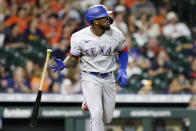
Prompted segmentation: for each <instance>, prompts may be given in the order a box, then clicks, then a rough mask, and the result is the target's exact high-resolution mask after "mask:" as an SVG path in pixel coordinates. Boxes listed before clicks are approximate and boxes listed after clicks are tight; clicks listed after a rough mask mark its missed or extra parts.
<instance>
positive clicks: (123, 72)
mask: <svg viewBox="0 0 196 131" xmlns="http://www.w3.org/2000/svg"><path fill="white" fill-rule="evenodd" d="M118 58H119V64H120V72H119V74H118V77H117V80H116V81H117V82H119V81H120V79H121V82H119V85H120V87H124V86H126V85H127V82H128V81H127V64H128V58H129V50H128V46H127V45H126V46H125V48H124V49H123V50H121V51H120V52H119V53H118Z"/></svg>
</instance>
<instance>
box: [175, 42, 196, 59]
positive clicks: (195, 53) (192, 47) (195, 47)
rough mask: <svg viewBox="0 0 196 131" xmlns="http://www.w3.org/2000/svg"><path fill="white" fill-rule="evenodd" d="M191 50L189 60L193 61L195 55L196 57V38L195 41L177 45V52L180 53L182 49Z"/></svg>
mask: <svg viewBox="0 0 196 131" xmlns="http://www.w3.org/2000/svg"><path fill="white" fill-rule="evenodd" d="M184 49H185V50H189V54H188V55H189V58H188V59H189V61H192V60H193V58H194V57H196V39H195V40H194V42H193V43H192V44H191V43H184V44H182V45H178V46H177V47H176V53H179V52H180V51H182V50H184Z"/></svg>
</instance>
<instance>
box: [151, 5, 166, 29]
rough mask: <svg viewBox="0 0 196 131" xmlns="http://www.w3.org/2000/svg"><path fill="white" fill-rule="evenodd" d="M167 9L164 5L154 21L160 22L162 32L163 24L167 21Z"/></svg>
mask: <svg viewBox="0 0 196 131" xmlns="http://www.w3.org/2000/svg"><path fill="white" fill-rule="evenodd" d="M166 15H167V10H166V8H164V7H161V8H160V9H159V13H158V15H157V16H156V17H155V18H154V22H155V23H157V24H159V26H160V32H162V28H163V26H164V25H165V24H166V23H167V21H166Z"/></svg>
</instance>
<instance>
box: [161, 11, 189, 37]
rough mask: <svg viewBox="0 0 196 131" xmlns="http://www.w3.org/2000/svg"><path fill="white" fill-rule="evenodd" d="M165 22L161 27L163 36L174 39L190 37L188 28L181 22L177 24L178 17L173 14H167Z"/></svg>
mask: <svg viewBox="0 0 196 131" xmlns="http://www.w3.org/2000/svg"><path fill="white" fill-rule="evenodd" d="M166 18H167V22H168V24H166V25H165V26H164V27H163V35H164V36H167V37H170V38H173V39H176V38H178V37H182V36H185V37H188V38H190V37H191V31H190V30H189V28H188V27H187V26H186V25H185V24H184V23H182V22H179V20H178V16H177V15H176V13H175V12H169V13H168V14H167V17H166Z"/></svg>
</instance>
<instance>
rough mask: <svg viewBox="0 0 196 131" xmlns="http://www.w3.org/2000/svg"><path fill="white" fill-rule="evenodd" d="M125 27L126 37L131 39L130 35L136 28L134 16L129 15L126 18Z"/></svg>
mask: <svg viewBox="0 0 196 131" xmlns="http://www.w3.org/2000/svg"><path fill="white" fill-rule="evenodd" d="M127 18H128V19H127V25H128V36H130V37H132V35H133V34H134V33H135V32H136V30H137V28H138V27H137V26H136V25H135V20H136V19H135V15H134V14H129V16H128V17H127Z"/></svg>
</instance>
